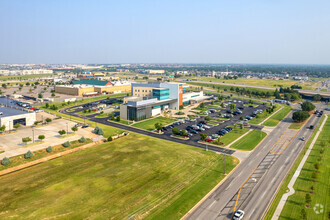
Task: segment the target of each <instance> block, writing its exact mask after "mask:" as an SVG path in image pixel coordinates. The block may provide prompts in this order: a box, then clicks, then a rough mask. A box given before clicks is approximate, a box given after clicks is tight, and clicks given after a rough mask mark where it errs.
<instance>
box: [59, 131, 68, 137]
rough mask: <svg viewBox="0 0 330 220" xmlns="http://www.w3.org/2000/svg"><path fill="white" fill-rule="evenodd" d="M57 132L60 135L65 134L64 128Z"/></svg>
mask: <svg viewBox="0 0 330 220" xmlns="http://www.w3.org/2000/svg"><path fill="white" fill-rule="evenodd" d="M58 133H59V134H60V135H61V136H62V135H64V134H66V131H65V130H59V131H58Z"/></svg>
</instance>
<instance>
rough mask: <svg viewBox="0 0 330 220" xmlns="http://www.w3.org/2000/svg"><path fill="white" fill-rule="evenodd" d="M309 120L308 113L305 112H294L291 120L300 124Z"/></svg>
mask: <svg viewBox="0 0 330 220" xmlns="http://www.w3.org/2000/svg"><path fill="white" fill-rule="evenodd" d="M307 118H309V113H308V112H306V111H296V112H294V113H293V114H292V119H293V120H294V121H295V122H302V121H305V120H306V119H307Z"/></svg>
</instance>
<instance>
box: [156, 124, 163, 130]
mask: <svg viewBox="0 0 330 220" xmlns="http://www.w3.org/2000/svg"><path fill="white" fill-rule="evenodd" d="M162 127H163V124H162V123H160V122H157V123H156V124H155V128H156V129H157V130H158V131H160V130H162Z"/></svg>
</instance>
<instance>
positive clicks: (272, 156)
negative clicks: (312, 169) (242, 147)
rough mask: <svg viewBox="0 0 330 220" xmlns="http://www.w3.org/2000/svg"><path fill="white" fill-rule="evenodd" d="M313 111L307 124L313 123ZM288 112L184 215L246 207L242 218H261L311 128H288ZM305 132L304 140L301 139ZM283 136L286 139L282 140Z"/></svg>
mask: <svg viewBox="0 0 330 220" xmlns="http://www.w3.org/2000/svg"><path fill="white" fill-rule="evenodd" d="M319 120H320V118H319V117H316V116H315V115H313V116H312V117H311V118H310V120H309V122H308V123H307V125H310V124H313V125H316V124H317V123H318V122H319ZM290 124H291V114H289V115H288V117H287V118H285V119H284V120H283V121H282V122H281V123H280V124H279V125H278V126H277V127H276V128H275V129H274V130H273V131H272V132H271V133H270V134H269V135H268V137H267V138H266V139H265V140H264V141H263V142H262V144H260V145H259V147H258V149H256V150H255V151H253V152H252V153H251V154H250V155H249V157H248V158H247V159H246V160H245V161H243V162H242V163H241V164H240V166H239V167H238V168H237V169H236V170H235V171H234V172H233V173H232V175H231V176H229V177H228V178H227V179H226V180H225V181H224V182H223V184H221V186H219V187H218V188H217V189H216V190H215V191H214V192H213V193H212V194H211V195H210V196H209V197H208V198H207V199H206V200H204V202H202V203H201V204H200V205H199V206H198V207H196V208H195V209H194V210H192V211H191V213H189V214H188V215H187V217H186V219H210V220H211V219H230V218H231V217H232V214H233V212H234V211H235V210H238V209H241V210H243V211H245V217H244V218H245V219H262V218H263V216H264V214H265V212H266V211H267V208H268V205H269V204H270V202H271V201H272V199H273V196H274V194H275V193H276V190H277V188H278V187H279V186H280V184H281V182H282V181H283V179H284V178H285V176H286V174H287V172H288V171H289V170H290V167H291V166H292V164H293V163H294V161H295V160H296V158H297V157H298V155H299V152H300V151H301V150H302V148H303V146H304V144H305V142H306V141H307V139H308V138H309V137H310V135H311V134H312V132H313V130H311V129H308V128H306V126H305V127H303V128H302V129H301V130H300V131H299V132H298V131H294V130H291V129H288V127H289V126H290ZM302 136H304V137H305V139H306V141H301V140H300V138H301V137H302ZM281 139H285V140H281Z"/></svg>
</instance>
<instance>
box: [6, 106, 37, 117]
mask: <svg viewBox="0 0 330 220" xmlns="http://www.w3.org/2000/svg"><path fill="white" fill-rule="evenodd" d="M0 112H2V115H0V118H5V117H10V116H14V115H22V114H28V113H34V112H25V111H22V110H18V109H13V108H8V107H0Z"/></svg>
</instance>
